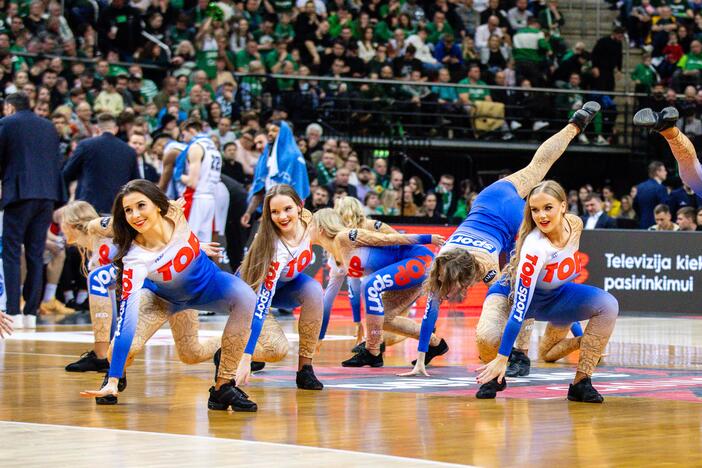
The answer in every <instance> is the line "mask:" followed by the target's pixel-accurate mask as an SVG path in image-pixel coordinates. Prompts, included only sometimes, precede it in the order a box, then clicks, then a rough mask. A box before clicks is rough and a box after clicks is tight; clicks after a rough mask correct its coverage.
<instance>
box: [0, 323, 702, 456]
mask: <svg viewBox="0 0 702 468" xmlns="http://www.w3.org/2000/svg"><path fill="white" fill-rule="evenodd" d="M283 324H284V328H285V330H286V333H287V334H288V336H289V339H290V341H291V343H292V347H291V348H292V349H294V348H295V338H296V335H295V326H296V322H295V321H294V320H290V321H285V322H283ZM475 324H476V319H472V318H467V319H464V318H442V319H441V320H440V321H439V324H438V330H439V333H440V334H441V335H443V336H444V337H445V338H446V340H447V342H448V344H449V346H450V348H451V349H450V352H449V353H448V354H447V355H446V356H443V357H441V358H438V359H437V360H436V365H435V366H431V367H430V368H429V372H430V373H431V374H432V377H430V378H421V379H420V378H412V379H405V378H400V377H397V376H396V375H395V374H396V373H398V372H400V371H401V370H404V369H407V368H408V362H409V360H411V358H412V356H413V354H414V350H415V349H416V348H415V347H416V343H414V342H412V341H411V340H406V341H404V342H402V343H400V344H398V345H396V346H394V347H391V348H389V349H388V352H387V353H386V356H385V364H386V367H384V368H380V369H368V368H365V369H343V368H341V367H339V362H340V361H341V360H343V359H345V358H347V357H349V356H350V352H349V349H350V347H351V345H352V343H353V341H352V338H351V336H352V335H353V327H352V324H351V323H349V322H348V321H345V320H338V321H333V322H332V324H331V327H330V331H329V334H330V335H334V339H333V340H330V341H328V342H325V343H324V346H323V347H322V350H321V353H320V355H319V356H318V358H317V359H316V362H315V368H316V370H317V374H318V375H319V377H320V379H321V380H322V381H323V382H324V383H325V384H326V388H325V390H324V391H322V392H306V391H300V390H297V389H296V388H295V385H294V375H295V374H294V371H295V367H294V363H295V357H294V356H293V355H290V356H288V357H287V358H286V359H285V360H284V361H283V362H280V363H277V364H272V365H268V366H267V367H266V369H265V370H264V371H263V372H261V373H259V374H257V375H256V376H254V378H253V379H252V382H251V385H249V387H247V389H246V391H247V392H248V393H249V394H250V395H251V398H252V399H253V400H254V401H256V402H257V403H258V404H259V408H260V409H259V412H258V413H255V414H237V413H221V412H211V411H208V410H207V405H206V401H207V396H208V393H207V389H208V388H209V386H210V385H211V379H212V372H213V366H212V365H211V364H208V363H203V364H198V365H194V366H186V365H184V364H182V363H180V362H179V361H178V359H177V355H176V353H175V348H174V347H173V346H172V345H170V344H169V343H170V342H169V331H168V330H161V331H160V332H159V334H158V336H157V337H156V338H155V339H154V344H153V345H152V346H148V347H147V348H146V350H145V352H144V354H143V355H142V356H140V357H139V359H137V360H136V362H135V364H134V366H133V367H132V368H130V370H129V386H128V389H127V390H126V391H125V392H124V393H123V394H121V395H120V403H119V405H117V406H113V407H96V406H95V404H94V402H93V401H91V400H83V399H80V398H79V397H78V392H79V391H80V390H83V389H93V388H97V387H98V386H99V384H100V382H101V380H102V376H101V375H98V374H95V373H90V374H68V373H66V372H64V371H63V366H64V365H65V364H66V363H68V362H70V361H72V360H74V359H75V357H77V356H78V355H79V354H80V353H82V352H84V351H86V350H87V349H89V344H88V343H86V341H89V338H90V334H89V333H88V328H87V327H86V326H84V325H83V326H58V325H57V326H46V327H40V329H38V330H37V332H23V333H21V334H19V333H18V334H17V335H16V336H15V337H14V338H13V339H11V340H7V341H3V342H0V356H1V358H0V395H2V398H1V399H0V421H16V422H26V423H36V424H40V425H39V426H35V425H30V426H24V425H20V426H17V425H7V424H2V423H0V433H2V434H3V437H2V439H3V446H4V447H11V450H9V451H8V450H7V449H3V450H0V466H20V465H21V466H29V465H31V464H37V465H39V464H42V465H45V462H47V460H52V459H53V460H56V461H59V463H61V460H73V461H75V460H80V457H81V456H83V455H85V456H86V458H88V457H93V458H89V460H90V463H91V466H96V465H105V464H107V465H108V466H109V465H119V466H132V465H134V466H136V465H141V466H145V465H147V464H148V465H150V466H152V465H155V464H163V465H164V466H165V465H168V466H176V465H181V466H185V465H189V466H193V465H209V466H212V465H213V464H220V460H221V458H218V456H219V455H222V454H229V456H230V458H229V460H232V458H231V457H234V460H241V461H242V462H243V461H244V460H245V463H246V465H247V466H255V465H256V464H261V465H263V464H266V465H267V466H273V465H274V464H275V465H279V464H295V463H299V464H303V463H307V464H309V463H314V464H315V465H316V464H320V465H321V464H322V463H324V462H331V463H337V464H339V466H348V465H356V466H363V465H369V466H370V465H376V466H377V465H379V464H383V465H386V464H389V463H405V464H409V465H412V464H414V462H413V461H411V460H410V461H409V462H408V461H406V460H404V461H403V460H398V459H394V458H382V457H381V458H373V457H370V458H369V457H368V456H367V454H376V455H386V456H396V457H409V458H413V459H423V460H431V461H442V462H452V463H462V464H471V465H479V466H504V465H516V464H519V465H524V464H528V465H544V464H553V465H554V466H555V465H556V464H558V465H559V466H560V465H562V464H563V461H564V460H569V461H573V462H574V464H585V463H588V464H596V465H615V464H616V465H621V464H625V465H642V464H650V463H652V462H654V460H665V461H666V462H667V463H671V464H685V465H699V464H702V448H701V447H700V443H699V441H700V438H701V436H702V434H701V433H700V427H702V405H700V404H699V401H700V399H701V398H702V338H700V336H702V320H695V319H681V318H629V317H623V318H621V319H620V320H619V321H618V324H617V328H616V330H615V334H614V336H613V338H612V340H611V343H610V345H609V347H608V349H607V356H606V358H605V359H604V362H603V364H602V366H601V367H600V368H598V374H596V375H595V377H594V378H593V382H594V383H595V386H596V387H597V388H598V389H599V390H600V391H601V392H602V393H603V395H604V396H605V398H606V401H605V404H604V405H585V404H576V403H570V402H567V401H566V400H565V394H566V392H567V386H568V383H569V381H570V379H571V378H572V375H573V373H574V371H575V366H574V363H575V362H576V360H577V355H575V356H570V357H569V358H568V359H566V360H564V362H559V363H556V364H550V365H549V364H544V363H539V362H537V361H536V357H535V355H534V351H535V350H536V347H537V340H538V336H539V334H540V332H541V331H542V327H538V328H537V330H538V332H537V333H534V335H533V342H532V346H531V349H532V353H531V354H532V359H533V367H532V373H531V374H530V375H529V376H528V377H526V378H522V379H512V380H510V381H509V385H508V388H507V390H506V391H505V392H504V393H502V394H500V397H499V398H498V399H497V400H494V401H479V400H476V399H475V398H474V397H473V394H474V392H475V389H476V385H475V380H474V379H475V373H474V372H473V370H474V369H475V368H476V367H477V365H478V360H477V351H476V348H475V339H474V338H475V337H474V335H475ZM222 327H223V322H222V321H221V320H219V317H216V318H214V319H209V318H208V320H207V323H205V324H204V325H203V328H204V329H205V332H204V333H203V334H207V335H210V334H216V333H218V331H219V330H221V328H222ZM49 424H51V425H57V426H48V425H49ZM66 426H70V427H66ZM72 427H85V428H110V429H124V430H131V431H148V432H151V433H156V434H148V435H144V436H143V437H138V434H137V436H136V437H135V436H134V433H132V432H121V431H93V432H90V433H89V435H85V436H81V435H79V434H78V435H77V434H76V432H75V431H76V429H73V428H72ZM34 433H36V436H31V437H29V436H28V434H34ZM159 434H161V435H164V436H163V438H161V439H159V437H158V435H159ZM166 434H180V435H189V436H200V437H202V438H198V439H188V438H183V439H174V438H172V437H169V436H165V435H166ZM86 438H87V439H89V440H91V441H96V442H95V443H94V444H93V443H86V442H85V441H86ZM205 438H207V439H205ZM212 438H214V439H212ZM220 439H241V440H246V441H256V442H274V443H278V444H290V445H295V446H304V447H316V448H329V449H338V450H347V451H351V452H335V451H315V450H313V449H300V448H288V447H284V446H283V447H281V446H279V445H271V446H266V445H246V444H245V443H238V442H237V443H234V442H231V443H224V442H222V441H221V440H220ZM43 441H46V444H47V445H46V447H45V448H46V449H47V450H36V449H35V447H37V446H38V445H40V444H42V443H43ZM199 444H202V447H210V450H209V452H208V451H207V450H201V451H198V449H196V448H192V450H193V452H192V453H191V455H192V456H191V455H188V453H190V452H189V450H188V449H187V448H189V447H195V446H198V445H199ZM93 447H97V450H96V451H95V452H94V453H89V452H87V450H88V449H90V448H93ZM286 451H287V452H286ZM205 452H208V453H210V452H211V453H214V455H212V456H208V455H202V457H201V458H197V457H195V455H194V454H203V453H205ZM47 453H51V454H52V456H53V457H55V458H46V454H47ZM285 453H289V456H287V457H286V455H285ZM218 454H219V455H218ZM238 456H241V457H245V458H238ZM42 457H43V458H42ZM193 457H194V458H193ZM193 460H195V461H196V462H195V463H189V462H192V461H193ZM198 460H199V462H197V461H198ZM415 461H417V460H415ZM61 464H62V465H65V464H67V463H61ZM71 464H72V465H75V466H81V465H80V464H79V463H78V462H76V463H73V462H71ZM230 464H232V463H230ZM234 464H236V463H235V462H234Z"/></svg>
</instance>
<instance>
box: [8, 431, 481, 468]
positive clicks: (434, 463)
mask: <svg viewBox="0 0 702 468" xmlns="http://www.w3.org/2000/svg"><path fill="white" fill-rule="evenodd" d="M1 424H7V425H11V426H34V427H53V428H57V429H64V430H83V431H86V432H89V431H102V432H110V433H112V432H117V433H127V434H134V435H143V434H149V435H152V436H159V437H166V438H174V439H190V440H192V439H199V440H207V441H209V442H214V443H221V444H229V443H239V444H242V445H250V446H268V447H276V448H281V449H287V448H291V447H294V448H296V449H301V450H303V451H310V452H313V453H312V455H313V454H314V452H317V451H322V452H331V453H337V454H340V455H342V454H343V455H364V456H369V457H377V458H382V459H385V460H388V461H397V462H405V463H411V464H413V465H415V466H417V465H428V466H446V467H464V468H466V467H467V468H477V467H475V466H474V465H462V464H456V463H447V462H441V461H434V460H425V459H423V458H409V457H399V456H396V455H386V454H383V453H373V452H359V451H353V450H344V449H335V448H328V447H315V446H310V445H297V444H284V443H280V442H264V441H258V440H246V439H230V438H226V437H208V436H201V435H190V434H171V433H167V432H152V431H135V430H131V429H112V428H107V427H85V426H69V425H65V424H44V423H32V422H23V421H0V425H1Z"/></svg>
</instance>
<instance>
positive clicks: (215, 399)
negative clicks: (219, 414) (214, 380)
mask: <svg viewBox="0 0 702 468" xmlns="http://www.w3.org/2000/svg"><path fill="white" fill-rule="evenodd" d="M230 406H231V407H232V409H233V410H234V411H245V412H249V413H253V412H254V411H258V405H257V404H256V403H254V402H253V401H251V400H249V396H248V395H247V394H246V392H244V391H243V390H242V389H240V388H239V387H237V386H236V385H234V381H231V382H229V383H226V384H224V385H222V386H221V387H219V390H215V388H214V387H210V398H209V400H207V407H208V408H209V409H211V410H218V411H226V410H227V408H229V407H230Z"/></svg>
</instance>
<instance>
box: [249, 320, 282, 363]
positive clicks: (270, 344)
mask: <svg viewBox="0 0 702 468" xmlns="http://www.w3.org/2000/svg"><path fill="white" fill-rule="evenodd" d="M289 347H290V345H289V343H288V339H287V338H286V337H285V332H283V329H282V328H281V327H280V324H279V323H278V321H277V320H276V319H275V317H273V316H272V315H271V314H268V315H267V316H266V320H265V321H264V322H263V328H262V329H261V334H260V335H259V337H258V341H257V342H256V348H255V349H254V353H253V356H252V358H251V359H252V360H253V361H259V362H278V361H282V360H283V359H284V358H285V356H287V355H288V348H289Z"/></svg>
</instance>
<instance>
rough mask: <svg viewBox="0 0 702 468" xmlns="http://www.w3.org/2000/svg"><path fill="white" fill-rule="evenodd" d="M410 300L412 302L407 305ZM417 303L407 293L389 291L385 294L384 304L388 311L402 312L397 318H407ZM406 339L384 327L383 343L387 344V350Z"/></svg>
mask: <svg viewBox="0 0 702 468" xmlns="http://www.w3.org/2000/svg"><path fill="white" fill-rule="evenodd" d="M410 300H411V302H410V303H409V304H407V302H408V301H410ZM415 301H416V299H414V298H411V297H407V295H406V294H405V291H387V292H385V293H383V304H385V308H386V310H393V311H394V310H399V311H400V312H398V313H397V314H396V316H397V317H406V316H407V314H409V311H410V308H411V307H412V305H413V304H414V303H415ZM383 323H385V322H383ZM406 339H407V337H406V336H403V335H398V334H397V333H392V332H391V331H388V330H387V328H386V327H385V325H383V343H385V347H386V348H387V347H388V346H393V345H396V344H397V343H401V342H402V341H404V340H406Z"/></svg>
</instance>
